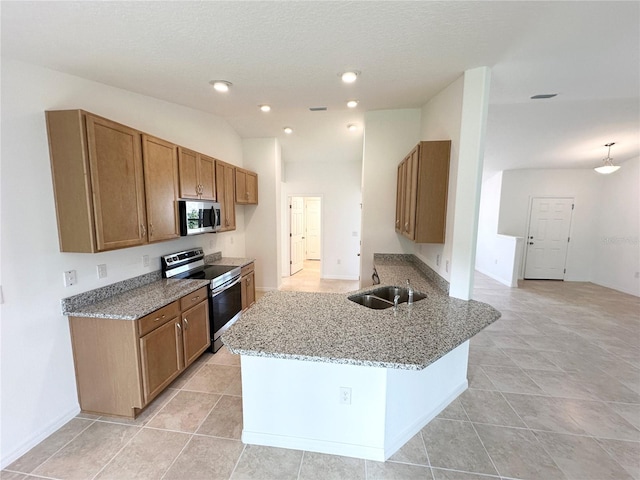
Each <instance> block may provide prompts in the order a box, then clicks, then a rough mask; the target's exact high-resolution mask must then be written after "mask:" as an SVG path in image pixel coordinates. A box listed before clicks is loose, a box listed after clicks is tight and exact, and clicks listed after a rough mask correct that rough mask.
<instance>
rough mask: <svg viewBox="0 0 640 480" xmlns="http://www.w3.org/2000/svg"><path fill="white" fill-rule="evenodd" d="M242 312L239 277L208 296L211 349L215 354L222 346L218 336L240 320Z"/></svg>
mask: <svg viewBox="0 0 640 480" xmlns="http://www.w3.org/2000/svg"><path fill="white" fill-rule="evenodd" d="M241 311H242V285H241V282H240V277H237V278H234V279H232V280H230V281H229V282H227V283H226V284H224V285H222V286H221V287H218V288H217V289H216V290H213V291H212V292H211V295H210V296H209V312H210V313H209V321H210V323H211V349H212V351H214V352H216V351H217V350H218V349H219V348H220V347H221V346H222V339H221V338H220V336H221V335H222V334H223V333H224V332H225V331H226V330H227V329H228V328H229V327H230V326H231V325H233V323H234V322H235V321H236V320H238V318H240V312H241Z"/></svg>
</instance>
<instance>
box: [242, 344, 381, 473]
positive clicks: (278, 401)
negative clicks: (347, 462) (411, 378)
mask: <svg viewBox="0 0 640 480" xmlns="http://www.w3.org/2000/svg"><path fill="white" fill-rule="evenodd" d="M241 362H242V405H243V423H244V428H243V432H242V441H243V442H244V443H250V444H257V445H267V446H273V447H281V448H293V449H298V450H308V451H314V452H320V453H328V454H334V455H343V456H349V457H357V458H366V459H370V460H378V461H383V460H384V435H385V433H384V428H385V401H386V378H387V369H384V368H378V367H365V366H354V365H343V364H336V363H323V362H311V361H300V360H291V359H281V358H267V357H256V356H248V355H242V356H241ZM341 387H348V388H351V403H350V404H344V403H341V396H340V388H341Z"/></svg>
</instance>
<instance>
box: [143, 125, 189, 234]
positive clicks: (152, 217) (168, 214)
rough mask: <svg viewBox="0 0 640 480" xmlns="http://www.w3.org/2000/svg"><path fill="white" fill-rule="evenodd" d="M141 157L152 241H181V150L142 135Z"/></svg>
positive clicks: (149, 231) (148, 230) (148, 231)
mask: <svg viewBox="0 0 640 480" xmlns="http://www.w3.org/2000/svg"><path fill="white" fill-rule="evenodd" d="M142 157H143V159H144V185H145V199H146V206H147V236H148V239H149V242H159V241H163V240H171V239H172V238H178V237H180V225H179V219H178V203H177V200H178V147H176V146H175V145H173V144H172V143H169V142H166V141H164V140H161V139H159V138H154V137H150V136H148V135H142Z"/></svg>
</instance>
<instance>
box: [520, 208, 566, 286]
mask: <svg viewBox="0 0 640 480" xmlns="http://www.w3.org/2000/svg"><path fill="white" fill-rule="evenodd" d="M572 213H573V198H533V199H532V202H531V213H530V217H529V218H530V219H529V233H528V235H527V240H526V251H527V258H526V261H525V269H524V278H526V279H539V280H563V279H564V273H565V264H566V260H567V249H568V246H569V232H570V230H571V216H572Z"/></svg>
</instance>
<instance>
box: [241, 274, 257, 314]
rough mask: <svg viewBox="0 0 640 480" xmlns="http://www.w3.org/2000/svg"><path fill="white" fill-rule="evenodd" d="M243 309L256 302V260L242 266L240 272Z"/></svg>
mask: <svg viewBox="0 0 640 480" xmlns="http://www.w3.org/2000/svg"><path fill="white" fill-rule="evenodd" d="M240 281H241V282H242V283H241V289H240V293H241V297H242V311H244V310H246V309H247V308H249V307H250V306H251V305H253V304H254V303H256V275H255V267H254V262H251V263H250V264H248V265H245V266H244V267H242V272H241V274H240Z"/></svg>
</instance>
